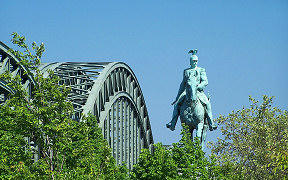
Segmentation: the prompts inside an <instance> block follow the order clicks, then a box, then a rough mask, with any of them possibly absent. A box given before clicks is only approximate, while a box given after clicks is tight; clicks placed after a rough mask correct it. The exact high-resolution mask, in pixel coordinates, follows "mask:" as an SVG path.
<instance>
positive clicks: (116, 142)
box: [0, 41, 154, 169]
mask: <svg viewBox="0 0 288 180" xmlns="http://www.w3.org/2000/svg"><path fill="white" fill-rule="evenodd" d="M8 49H9V48H8V47H7V46H6V45H5V44H3V43H2V42H1V41H0V74H1V73H4V72H5V71H9V72H10V73H11V74H12V75H13V76H16V75H20V77H21V79H22V83H23V86H24V87H25V89H26V90H27V92H28V94H29V95H31V91H32V88H33V86H34V85H35V83H36V82H35V81H34V79H33V76H31V73H24V72H30V71H29V69H28V68H27V67H23V66H20V65H19V63H18V62H19V60H18V59H17V58H16V57H15V56H13V55H12V54H11V53H9V51H8ZM39 69H40V70H41V71H42V72H43V74H44V76H47V75H48V70H52V71H54V74H55V75H57V76H59V77H60V82H59V83H60V84H65V85H66V86H67V87H70V88H71V92H70V93H69V96H68V99H69V100H70V101H71V102H72V104H73V106H74V117H73V118H74V119H75V120H78V121H81V117H82V115H83V114H87V113H89V112H91V113H92V114H93V115H94V116H96V118H97V120H98V124H99V127H101V129H102V133H103V136H104V138H105V139H106V140H107V141H108V144H109V145H110V147H111V149H112V154H113V156H114V157H115V159H116V162H117V164H121V163H122V162H126V163H127V166H128V168H129V169H131V168H132V166H133V164H135V163H136V162H137V160H138V156H139V154H140V151H141V149H143V148H149V149H150V151H152V149H153V143H154V142H153V136H152V131H151V125H150V121H149V116H148V112H147V107H146V105H145V100H144V96H143V93H142V91H141V88H140V85H139V82H138V81H137V79H136V76H135V74H134V73H133V71H132V70H131V68H130V67H129V66H128V65H126V64H125V63H121V62H95V63H93V62H87V63H83V62H62V63H44V64H41V65H40V66H39ZM29 74H30V75H29ZM9 93H13V90H12V89H11V88H10V87H9V86H7V83H6V82H5V81H3V80H1V79H0V104H1V103H3V102H4V101H5V100H6V99H7V95H8V94H9Z"/></svg>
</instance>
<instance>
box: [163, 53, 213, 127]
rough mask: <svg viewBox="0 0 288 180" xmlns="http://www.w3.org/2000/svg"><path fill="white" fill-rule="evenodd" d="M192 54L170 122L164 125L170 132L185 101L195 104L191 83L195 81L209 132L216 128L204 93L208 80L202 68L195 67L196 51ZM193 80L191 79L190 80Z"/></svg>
mask: <svg viewBox="0 0 288 180" xmlns="http://www.w3.org/2000/svg"><path fill="white" fill-rule="evenodd" d="M189 53H192V55H191V57H190V68H188V69H185V70H184V72H183V80H182V82H181V84H180V88H179V91H178V94H177V97H176V100H175V101H174V102H173V103H172V104H174V111H173V116H172V120H171V122H169V123H168V124H166V126H167V128H169V129H171V130H172V131H173V130H175V125H176V122H177V119H178V116H179V114H180V106H181V105H182V103H183V101H184V100H185V99H186V101H187V102H190V103H191V102H197V101H196V97H194V96H192V95H191V94H193V93H192V89H191V85H190V83H191V81H192V80H195V81H196V84H197V92H196V96H197V98H199V100H200V102H201V103H202V105H203V106H204V107H206V117H207V120H208V126H209V129H210V131H213V130H214V129H216V128H217V126H216V124H215V123H214V122H213V118H212V110H211V103H210V101H209V100H208V98H207V97H206V95H205V93H204V89H205V87H206V86H207V85H208V79H207V76H206V72H205V69H204V68H201V67H197V64H198V57H197V56H196V53H197V50H191V51H189ZM192 78H193V79H192Z"/></svg>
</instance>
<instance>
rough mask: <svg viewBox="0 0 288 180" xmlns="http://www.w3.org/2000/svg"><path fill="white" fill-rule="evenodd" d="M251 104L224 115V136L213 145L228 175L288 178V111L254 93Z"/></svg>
mask: <svg viewBox="0 0 288 180" xmlns="http://www.w3.org/2000/svg"><path fill="white" fill-rule="evenodd" d="M249 99H250V101H251V103H252V104H251V106H250V108H243V109H242V110H238V111H232V112H231V113H230V114H229V115H228V116H227V117H225V116H222V115H221V116H220V117H219V118H218V123H219V125H220V126H222V128H221V132H222V135H223V138H219V139H218V142H216V143H215V144H214V145H213V148H212V152H213V153H214V154H215V155H216V156H217V157H218V161H219V163H220V165H221V167H222V172H223V173H224V175H225V177H227V178H228V179H285V178H287V177H288V172H287V167H288V113H287V111H286V110H284V111H282V110H280V109H279V108H277V107H272V100H273V97H268V96H266V95H264V96H263V102H262V103H261V104H259V102H258V101H257V100H255V99H253V98H252V97H250V98H249Z"/></svg>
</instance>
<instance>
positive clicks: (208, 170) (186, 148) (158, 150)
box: [131, 124, 218, 179]
mask: <svg viewBox="0 0 288 180" xmlns="http://www.w3.org/2000/svg"><path fill="white" fill-rule="evenodd" d="M182 126H183V129H182V133H181V134H182V138H181V140H180V142H178V143H174V144H173V146H172V147H171V149H165V147H163V146H162V144H161V143H158V144H156V145H155V151H154V153H150V152H149V151H148V150H143V151H142V153H141V154H140V158H139V162H138V164H136V165H135V166H134V168H133V170H132V172H131V178H132V179H211V178H216V177H217V176H218V171H217V170H218V169H217V166H215V164H214V162H215V159H214V158H213V157H212V159H211V161H209V160H208V159H207V158H206V157H205V153H204V152H203V151H202V147H201V145H200V141H199V139H197V138H195V142H193V141H192V140H191V138H190V137H191V134H190V133H189V131H188V129H187V127H185V125H184V124H183V125H182Z"/></svg>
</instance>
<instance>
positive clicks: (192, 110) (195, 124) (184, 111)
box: [179, 78, 208, 150]
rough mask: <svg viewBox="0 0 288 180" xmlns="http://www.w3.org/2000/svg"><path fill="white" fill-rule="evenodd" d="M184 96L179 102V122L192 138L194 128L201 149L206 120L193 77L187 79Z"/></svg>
mask: <svg viewBox="0 0 288 180" xmlns="http://www.w3.org/2000/svg"><path fill="white" fill-rule="evenodd" d="M187 85H188V88H186V95H185V96H186V97H184V98H183V101H182V102H181V104H180V108H179V110H180V119H181V123H184V124H186V125H187V126H188V128H189V132H190V133H191V139H193V131H194V129H196V137H199V139H200V142H201V146H202V150H203V149H204V143H205V140H206V136H207V130H208V122H207V117H206V115H205V114H206V113H205V111H206V110H205V106H203V104H202V103H201V101H200V100H199V98H198V96H197V93H199V92H198V91H197V84H196V80H195V79H194V78H191V79H189V81H188V82H187Z"/></svg>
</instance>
